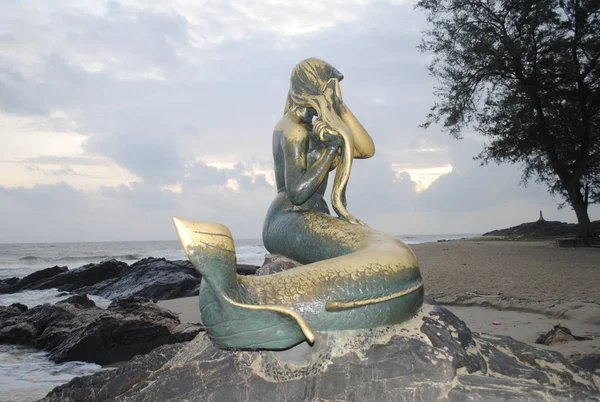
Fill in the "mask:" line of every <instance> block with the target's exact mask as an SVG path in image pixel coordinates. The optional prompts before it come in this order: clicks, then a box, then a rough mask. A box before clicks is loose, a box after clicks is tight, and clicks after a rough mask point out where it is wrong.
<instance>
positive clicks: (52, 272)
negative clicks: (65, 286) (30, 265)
mask: <svg viewBox="0 0 600 402" xmlns="http://www.w3.org/2000/svg"><path fill="white" fill-rule="evenodd" d="M63 272H67V267H59V266H58V265H55V266H53V267H50V268H46V269H40V270H39V271H35V272H34V273H32V274H29V275H27V276H25V277H23V278H21V279H19V278H8V279H4V280H2V281H0V294H3V293H15V292H19V291H21V290H27V289H32V288H34V287H35V286H36V285H38V284H40V283H44V282H46V281H47V280H48V279H50V278H53V277H55V276H57V275H59V274H62V273H63ZM50 287H52V286H50ZM38 289H40V288H38ZM42 289H48V288H42Z"/></svg>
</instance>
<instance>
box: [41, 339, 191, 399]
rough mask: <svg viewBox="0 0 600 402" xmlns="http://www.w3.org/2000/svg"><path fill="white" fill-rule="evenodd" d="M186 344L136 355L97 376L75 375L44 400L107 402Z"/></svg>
mask: <svg viewBox="0 0 600 402" xmlns="http://www.w3.org/2000/svg"><path fill="white" fill-rule="evenodd" d="M182 347H183V344H182V343H176V344H172V345H163V346H161V347H159V348H156V349H154V350H153V351H152V352H151V353H148V354H145V355H140V356H135V357H134V358H133V359H131V361H129V362H128V363H127V364H126V365H124V366H122V367H120V368H117V369H114V370H107V371H100V372H98V373H95V374H94V375H89V376H84V377H75V378H73V379H72V380H71V381H69V382H68V383H66V384H64V385H60V386H58V387H56V388H54V389H53V390H52V391H51V392H50V393H49V394H48V395H47V396H46V398H44V399H42V401H46V402H79V401H106V400H112V398H114V397H116V396H118V395H121V394H123V393H125V392H126V391H128V390H129V389H131V387H133V386H135V385H136V384H138V383H139V382H141V381H144V380H145V379H146V378H148V376H149V375H150V374H152V373H153V372H154V371H156V370H158V369H160V367H161V366H163V365H164V364H165V363H166V362H168V361H169V360H170V359H171V358H172V357H173V356H175V354H176V353H177V352H179V351H180V350H181V348H182Z"/></svg>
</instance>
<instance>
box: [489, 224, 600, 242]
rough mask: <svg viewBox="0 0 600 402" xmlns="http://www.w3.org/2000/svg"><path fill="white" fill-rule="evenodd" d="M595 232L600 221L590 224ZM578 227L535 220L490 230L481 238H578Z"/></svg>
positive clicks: (599, 229)
mask: <svg viewBox="0 0 600 402" xmlns="http://www.w3.org/2000/svg"><path fill="white" fill-rule="evenodd" d="M592 228H593V230H594V231H595V232H600V221H594V222H592ZM578 235H579V225H577V224H576V223H565V222H559V221H547V220H537V221H535V222H526V223H522V224H520V225H517V226H513V227H510V228H506V229H498V230H492V231H491V232H487V233H484V234H483V236H515V237H521V238H530V239H534V238H554V237H560V236H578Z"/></svg>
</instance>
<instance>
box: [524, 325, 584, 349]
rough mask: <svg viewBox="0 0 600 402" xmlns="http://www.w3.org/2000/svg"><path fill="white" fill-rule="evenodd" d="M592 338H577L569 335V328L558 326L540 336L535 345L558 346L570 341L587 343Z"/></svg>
mask: <svg viewBox="0 0 600 402" xmlns="http://www.w3.org/2000/svg"><path fill="white" fill-rule="evenodd" d="M591 339H592V338H588V337H585V336H577V335H573V334H572V333H571V330H570V329H569V328H566V327H563V326H561V325H560V324H558V325H555V326H554V328H552V329H551V330H550V331H548V332H547V333H545V334H544V335H540V336H539V337H538V338H537V339H536V340H535V343H537V344H540V345H546V346H550V345H560V344H561V343H567V342H570V341H589V340H591Z"/></svg>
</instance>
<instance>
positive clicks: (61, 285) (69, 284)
mask: <svg viewBox="0 0 600 402" xmlns="http://www.w3.org/2000/svg"><path fill="white" fill-rule="evenodd" d="M127 266H128V265H127V264H126V263H124V262H121V261H117V260H109V261H103V262H100V263H98V264H87V265H84V266H82V267H79V268H76V269H72V270H70V271H66V272H63V273H61V274H58V275H56V276H53V277H51V278H48V279H42V280H40V281H37V282H33V283H31V284H29V285H28V286H27V289H51V288H58V290H60V291H67V292H72V291H75V290H79V289H81V288H83V287H84V286H88V285H92V284H94V283H98V282H100V281H104V280H106V279H108V278H115V277H118V275H119V274H120V273H121V271H123V270H124V269H125V268H127ZM32 275H33V274H32Z"/></svg>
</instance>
